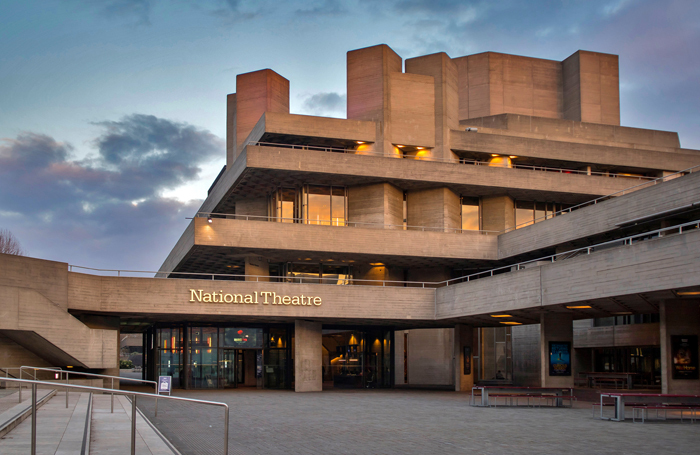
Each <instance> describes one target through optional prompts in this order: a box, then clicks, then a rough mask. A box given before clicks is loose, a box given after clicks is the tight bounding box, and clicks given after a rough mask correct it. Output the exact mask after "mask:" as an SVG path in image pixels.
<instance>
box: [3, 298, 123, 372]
mask: <svg viewBox="0 0 700 455" xmlns="http://www.w3.org/2000/svg"><path fill="white" fill-rule="evenodd" d="M0 333H2V334H3V335H5V336H7V337H8V338H10V339H11V340H13V341H14V342H16V343H17V344H19V345H20V346H22V347H23V348H25V349H27V350H28V351H30V352H32V353H34V354H36V355H37V356H39V357H41V358H42V359H45V360H46V361H47V362H48V363H49V364H51V365H71V366H79V367H83V368H95V369H102V368H115V367H116V366H117V365H116V355H115V353H116V352H117V349H118V345H117V342H118V336H117V331H116V330H103V329H92V328H90V327H88V326H86V325H85V324H83V323H82V322H80V321H79V320H78V319H76V318H75V317H74V316H72V315H71V314H70V313H68V312H67V311H66V310H65V309H64V308H62V307H60V306H59V305H57V304H55V303H53V302H51V301H50V300H48V299H47V298H46V297H44V296H43V295H42V294H40V293H39V292H37V291H35V290H33V289H26V288H19V287H10V286H0Z"/></svg>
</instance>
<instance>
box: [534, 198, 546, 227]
mask: <svg viewBox="0 0 700 455" xmlns="http://www.w3.org/2000/svg"><path fill="white" fill-rule="evenodd" d="M546 213H547V204H545V203H544V202H535V223H539V222H540V221H544V220H545V219H546V218H545V215H546Z"/></svg>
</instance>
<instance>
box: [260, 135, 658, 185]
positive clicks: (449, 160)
mask: <svg viewBox="0 0 700 455" xmlns="http://www.w3.org/2000/svg"><path fill="white" fill-rule="evenodd" d="M246 145H253V146H261V147H281V148H288V149H294V150H314V151H318V152H330V153H347V154H351V155H367V156H377V157H383V158H392V159H397V158H403V159H410V160H416V161H435V162H441V163H453V164H468V165H473V166H486V167H503V168H508V169H526V170H530V171H539V172H555V173H559V174H577V175H590V176H597V177H611V178H623V179H631V180H639V181H650V180H654V179H655V177H646V176H643V175H632V174H625V173H617V172H599V171H589V170H582V169H567V168H558V167H549V166H536V165H531V164H518V163H512V162H511V163H510V164H509V163H508V162H504V163H498V162H490V161H478V160H470V159H467V158H438V157H433V156H404V155H385V154H383V153H377V152H372V151H358V150H356V149H344V148H336V147H318V146H313V145H297V144H279V143H276V142H249V143H247V144H246Z"/></svg>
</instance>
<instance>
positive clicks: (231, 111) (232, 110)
mask: <svg viewBox="0 0 700 455" xmlns="http://www.w3.org/2000/svg"><path fill="white" fill-rule="evenodd" d="M237 145H238V144H237V143H236V94H235V93H231V94H230V95H228V96H227V97H226V167H227V168H229V167H231V165H232V164H233V162H234V161H235V159H236V156H238V154H237V153H236V146H237Z"/></svg>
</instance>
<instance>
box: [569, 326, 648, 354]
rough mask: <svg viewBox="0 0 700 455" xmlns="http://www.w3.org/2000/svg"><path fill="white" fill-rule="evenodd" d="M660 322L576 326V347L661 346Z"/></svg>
mask: <svg viewBox="0 0 700 455" xmlns="http://www.w3.org/2000/svg"><path fill="white" fill-rule="evenodd" d="M660 343H661V341H660V339H659V324H658V323H651V324H631V325H616V326H607V327H587V328H577V327H575V326H574V347H575V348H596V347H624V346H659V345H660Z"/></svg>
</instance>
